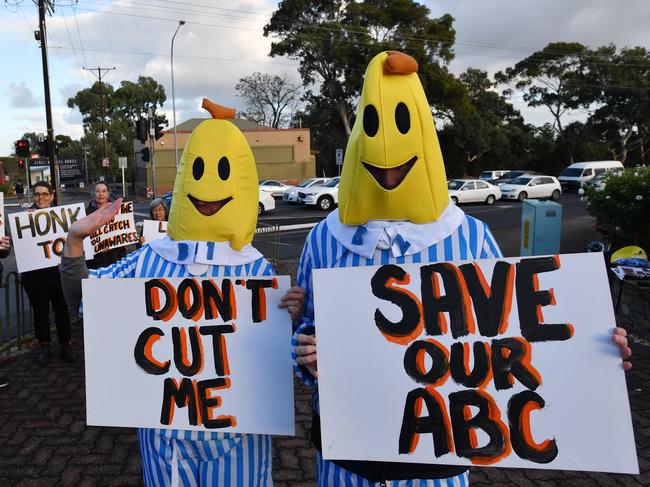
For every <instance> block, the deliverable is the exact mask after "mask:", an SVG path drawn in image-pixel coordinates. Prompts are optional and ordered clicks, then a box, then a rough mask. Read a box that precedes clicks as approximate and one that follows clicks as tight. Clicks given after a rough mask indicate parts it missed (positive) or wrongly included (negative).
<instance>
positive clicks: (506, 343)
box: [492, 337, 542, 391]
mask: <svg viewBox="0 0 650 487" xmlns="http://www.w3.org/2000/svg"><path fill="white" fill-rule="evenodd" d="M531 358H532V350H531V346H530V343H528V342H527V341H526V340H524V339H523V338H520V337H511V338H501V339H499V340H492V375H493V376H494V387H495V388H496V390H497V391H500V390H503V389H510V388H511V387H512V386H513V385H514V383H515V382H514V378H515V377H516V378H517V380H518V381H519V382H521V383H522V384H523V385H524V386H526V387H527V388H528V389H531V390H533V391H534V390H535V389H537V387H539V385H540V384H541V382H542V377H541V375H540V374H539V372H538V371H537V369H535V367H533V364H532V363H531Z"/></svg>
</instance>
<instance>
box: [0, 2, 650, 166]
mask: <svg viewBox="0 0 650 487" xmlns="http://www.w3.org/2000/svg"><path fill="white" fill-rule="evenodd" d="M276 4H277V2H275V1H271V0H268V1H266V0H248V1H241V0H231V1H229V2H216V1H214V0H179V1H176V0H141V1H133V0H78V1H75V0H61V1H60V2H58V5H59V6H58V7H57V8H56V11H55V14H54V16H53V17H50V18H48V21H47V22H48V42H49V47H50V55H49V63H50V89H51V93H52V103H53V118H54V130H55V133H64V134H67V135H70V136H72V137H74V138H78V137H80V136H81V135H82V128H81V116H80V114H79V113H78V112H77V111H75V110H70V109H69V108H67V105H66V101H67V99H68V98H70V97H72V96H74V94H75V93H76V92H77V91H79V90H80V89H83V88H86V87H88V86H90V85H91V84H92V83H93V82H94V81H95V78H94V77H93V75H92V74H91V73H90V72H89V71H85V70H84V69H83V67H84V66H86V67H92V68H96V67H98V66H99V67H102V68H112V67H115V68H116V69H115V70H114V71H110V72H108V73H107V74H106V77H105V78H104V80H105V81H106V82H107V83H110V84H112V85H113V86H117V85H119V82H120V81H121V80H125V79H128V80H133V81H134V80H136V79H137V77H138V76H139V75H146V76H152V77H153V78H154V79H156V80H157V81H158V82H160V83H162V84H163V85H164V86H165V89H166V92H167V96H168V101H167V103H166V104H165V106H164V107H163V110H164V111H165V112H166V113H167V116H168V119H169V120H170V121H171V119H172V117H171V76H170V56H169V53H170V42H171V37H172V35H173V33H174V30H175V29H176V26H177V25H178V21H179V20H181V19H183V20H185V21H186V22H187V23H186V24H185V26H183V27H181V30H180V31H179V34H178V35H177V37H176V41H175V50H174V75H175V88H176V115H177V120H178V121H179V122H180V121H183V120H185V119H187V118H191V117H193V116H204V114H202V113H201V110H200V109H199V106H200V100H201V98H202V97H204V96H207V97H209V98H211V99H213V100H214V101H217V102H219V103H221V104H225V105H230V106H234V107H236V108H243V107H241V106H240V104H239V102H238V100H237V98H235V96H234V84H235V83H236V81H237V80H238V79H239V78H240V77H242V76H245V75H248V74H251V73H253V72H254V71H261V72H268V73H272V74H276V73H277V74H284V73H286V74H287V75H288V76H290V77H293V78H294V79H295V80H296V81H298V80H299V78H298V74H297V72H296V64H295V63H293V62H291V61H289V60H287V59H281V58H273V59H271V58H269V57H268V56H267V53H268V51H269V46H270V40H269V39H267V38H265V37H264V36H263V35H262V27H263V26H264V24H265V23H266V22H267V20H268V18H269V17H270V15H271V13H272V12H273V9H274V8H275V5H276ZM426 4H427V5H428V6H429V8H430V9H431V11H432V15H433V16H439V15H442V14H444V13H446V12H448V13H451V14H452V15H453V16H454V18H455V19H456V21H455V24H454V26H455V28H456V44H455V48H454V49H455V53H456V58H455V60H454V61H453V62H452V64H451V66H450V68H451V70H452V71H453V72H455V73H461V72H462V71H464V70H465V69H467V67H470V66H471V67H477V68H481V69H484V70H487V71H488V72H489V73H491V74H492V73H494V72H495V71H498V70H501V69H504V68H506V67H507V66H511V65H512V64H514V63H515V62H516V61H518V60H520V59H522V58H524V57H526V56H527V55H529V54H530V53H532V52H534V51H535V50H538V49H541V48H543V47H544V46H545V45H546V44H548V43H549V42H555V41H577V42H581V43H584V44H586V45H588V46H590V47H597V46H601V45H603V44H607V43H610V42H613V43H614V44H616V45H617V46H618V47H622V46H625V45H628V46H637V45H641V46H645V47H650V2H649V1H647V0H626V1H625V2H613V1H611V0H581V1H578V0H545V1H544V2H541V1H539V0H538V1H532V0H489V1H485V0H439V1H433V0H430V1H427V2H426ZM226 6H227V7H226ZM37 26H38V15H37V8H36V6H35V5H34V3H33V2H32V0H8V1H5V2H3V6H0V41H1V44H0V45H1V46H2V47H3V49H2V50H1V51H0V60H1V61H2V63H1V66H2V67H1V69H0V73H1V74H0V111H1V112H2V113H3V115H4V116H3V117H2V118H0V155H7V154H9V153H10V152H11V151H12V150H13V141H14V140H16V139H17V138H18V137H20V136H21V135H22V134H23V133H24V132H28V131H34V132H45V109H44V105H43V100H44V96H43V78H42V74H41V57H40V50H39V49H38V44H37V42H36V41H35V40H34V35H33V31H34V30H35V29H36V28H37ZM518 98H519V99H518ZM514 102H515V104H516V105H517V107H518V108H520V109H522V112H523V113H524V116H525V117H526V119H527V121H528V122H530V123H535V124H541V123H544V122H546V121H549V118H548V115H547V114H546V112H545V111H544V110H543V109H537V110H530V109H527V108H525V107H524V106H523V105H522V104H521V101H520V94H519V95H517V94H516V95H515V99H514ZM572 116H573V117H580V113H576V114H573V115H572Z"/></svg>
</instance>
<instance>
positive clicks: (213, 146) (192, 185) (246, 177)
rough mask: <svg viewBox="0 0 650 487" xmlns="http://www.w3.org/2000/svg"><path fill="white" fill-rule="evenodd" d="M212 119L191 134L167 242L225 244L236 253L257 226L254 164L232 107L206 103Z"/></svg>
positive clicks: (173, 201) (171, 212) (177, 177)
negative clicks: (194, 241)
mask: <svg viewBox="0 0 650 487" xmlns="http://www.w3.org/2000/svg"><path fill="white" fill-rule="evenodd" d="M203 108H206V109H207V110H208V111H209V112H210V113H211V115H212V117H213V118H212V119H210V120H206V121H204V122H202V123H201V124H200V125H199V126H198V127H197V128H195V129H194V131H193V132H192V135H191V136H190V139H189V141H188V142H187V145H186V146H185V150H184V151H183V156H182V157H181V160H180V163H179V166H178V173H177V174H176V181H175V183H174V193H173V198H172V206H171V208H170V211H169V223H168V225H167V234H168V235H169V237H170V238H171V239H172V240H197V241H211V242H230V246H231V247H232V248H233V249H235V250H241V248H242V247H243V246H244V245H246V244H248V243H250V242H251V241H252V240H253V233H254V231H255V226H256V225H257V205H258V201H259V190H258V182H257V170H256V168H255V160H254V159H253V153H252V152H251V149H250V146H249V145H248V142H247V141H246V139H245V138H244V135H243V134H242V133H241V132H240V131H239V129H238V128H237V127H235V125H233V124H232V123H230V122H228V121H226V120H218V119H219V118H220V119H223V118H233V117H234V116H235V112H234V110H232V109H226V108H224V107H220V106H219V105H216V104H214V103H212V102H210V101H209V100H207V99H204V100H203Z"/></svg>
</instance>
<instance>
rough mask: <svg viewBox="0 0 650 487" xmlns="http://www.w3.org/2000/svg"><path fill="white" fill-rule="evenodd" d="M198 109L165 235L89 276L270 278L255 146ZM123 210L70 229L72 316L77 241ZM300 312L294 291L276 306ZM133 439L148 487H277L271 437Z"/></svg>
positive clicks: (164, 434) (79, 266) (216, 112)
mask: <svg viewBox="0 0 650 487" xmlns="http://www.w3.org/2000/svg"><path fill="white" fill-rule="evenodd" d="M203 107H204V108H206V109H207V110H208V111H209V112H210V113H211V115H212V117H213V118H212V119H208V120H205V121H204V122H201V124H200V125H199V126H198V127H197V128H196V129H194V131H193V132H192V135H191V136H190V139H189V141H188V143H187V146H186V147H185V150H184V151H183V155H182V158H181V161H180V164H179V168H178V173H177V175H176V180H175V184H174V192H173V197H172V204H171V208H170V214H169V223H168V225H167V235H166V236H165V237H164V238H162V239H159V240H154V241H152V242H150V243H148V244H145V245H144V246H143V247H142V248H141V249H139V250H137V251H136V252H133V253H132V254H129V255H128V256H126V257H125V258H124V259H122V260H121V261H119V262H117V263H115V264H113V265H112V266H110V267H106V268H102V269H98V270H96V271H92V274H91V276H92V277H95V278H130V277H139V278H143V277H179V276H203V277H205V276H214V277H218V276H224V275H231V276H239V275H241V276H245V275H247V276H256V275H258V276H260V275H265V276H266V275H271V274H273V273H274V271H273V268H272V266H271V264H270V263H269V262H268V261H267V260H266V259H265V258H264V257H263V256H262V254H260V253H259V252H258V251H257V250H256V249H255V248H254V247H253V246H252V245H251V242H252V240H253V234H254V232H255V227H256V224H257V205H258V197H259V196H258V180H257V171H256V167H255V161H254V159H253V154H252V152H251V149H250V147H249V145H248V143H247V141H246V139H245V138H244V135H243V134H242V133H241V132H240V131H239V129H238V128H237V127H236V126H235V125H234V124H232V123H231V122H229V121H228V120H227V119H228V118H233V117H234V116H235V112H234V110H232V109H226V108H224V107H221V106H219V105H216V104H214V103H212V102H210V101H209V100H205V99H204V101H203ZM120 204H121V199H119V200H117V201H116V202H115V203H113V204H112V205H109V206H106V207H104V208H102V209H101V210H98V211H96V212H95V213H93V214H92V215H89V216H87V217H85V218H83V219H81V220H79V221H77V222H75V224H74V225H73V226H72V227H71V228H70V231H69V233H68V237H67V241H66V244H65V248H64V255H63V259H62V261H61V266H60V268H61V273H62V275H63V276H62V281H63V285H64V291H65V293H66V299H67V301H68V305H69V306H70V307H71V308H72V309H75V310H76V309H78V305H79V301H80V298H81V292H80V281H81V278H83V277H86V276H87V275H88V270H87V269H86V265H85V260H84V257H83V244H82V241H83V239H84V238H85V237H86V236H88V235H90V234H92V233H93V232H94V231H95V230H96V229H97V228H99V227H100V226H101V225H103V224H106V223H107V222H109V221H111V219H112V218H113V217H114V216H115V214H116V213H117V211H118V210H119V207H120ZM300 305H301V294H300V291H296V290H295V289H292V290H290V291H289V293H288V294H287V295H286V296H285V297H284V299H283V304H282V307H285V308H287V309H288V311H289V313H290V314H291V315H292V317H293V318H294V319H295V318H296V317H297V315H298V314H299V307H300ZM138 437H139V441H140V451H141V454H142V468H143V475H144V481H145V484H146V485H147V486H149V487H154V486H155V487H162V486H174V487H175V486H184V487H189V486H195V485H206V486H208V485H224V486H230V485H233V486H235V485H237V486H240V485H243V486H247V487H264V486H270V485H273V481H272V478H271V463H272V462H271V438H270V436H268V435H251V434H228V433H214V432H208V431H206V432H203V431H181V430H172V429H149V428H141V429H139V430H138ZM251 459H254V461H250V460H251Z"/></svg>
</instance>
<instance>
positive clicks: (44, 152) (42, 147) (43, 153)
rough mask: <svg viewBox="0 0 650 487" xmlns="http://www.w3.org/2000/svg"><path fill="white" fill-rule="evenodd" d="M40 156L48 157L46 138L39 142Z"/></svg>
mask: <svg viewBox="0 0 650 487" xmlns="http://www.w3.org/2000/svg"><path fill="white" fill-rule="evenodd" d="M38 155H39V156H42V157H47V155H48V153H47V137H44V138H43V140H39V141H38Z"/></svg>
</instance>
